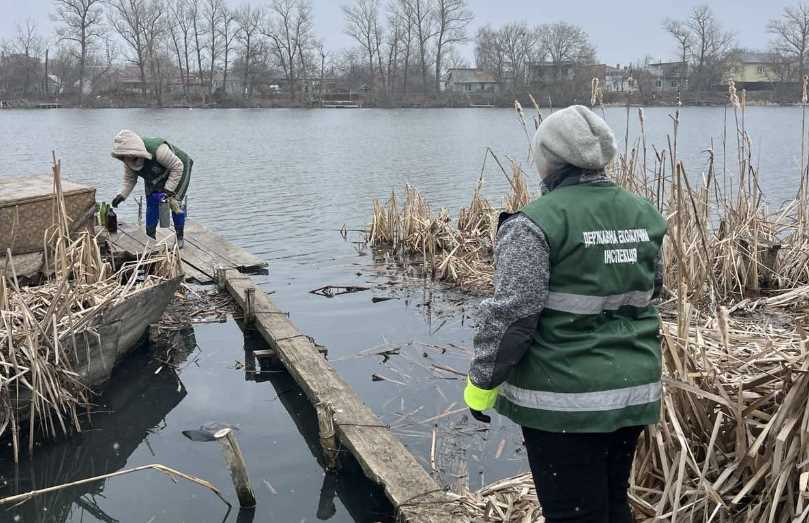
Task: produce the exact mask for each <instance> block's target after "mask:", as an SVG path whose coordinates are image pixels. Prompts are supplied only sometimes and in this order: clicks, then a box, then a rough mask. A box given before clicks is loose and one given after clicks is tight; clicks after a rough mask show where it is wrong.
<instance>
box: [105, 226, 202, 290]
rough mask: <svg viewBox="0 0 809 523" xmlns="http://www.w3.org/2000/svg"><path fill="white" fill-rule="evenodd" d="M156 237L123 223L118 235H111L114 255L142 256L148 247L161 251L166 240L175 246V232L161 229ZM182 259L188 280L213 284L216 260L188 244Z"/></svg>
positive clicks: (181, 253) (119, 227) (181, 254)
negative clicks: (162, 243)
mask: <svg viewBox="0 0 809 523" xmlns="http://www.w3.org/2000/svg"><path fill="white" fill-rule="evenodd" d="M156 236H157V239H156V240H153V239H151V238H149V237H148V236H146V233H145V232H144V231H143V229H141V228H140V227H138V226H136V225H130V224H127V223H121V224H119V225H118V233H117V234H110V235H109V241H110V243H111V244H112V246H113V254H114V255H118V256H120V255H123V254H128V255H130V256H131V255H134V256H140V254H141V253H143V251H144V249H146V246H147V245H149V246H151V247H152V250H160V249H162V248H163V247H162V246H159V243H160V242H162V241H163V240H166V241H167V243H168V244H169V246H172V245H174V233H173V232H171V231H168V230H165V229H159V230H158V231H157V233H156ZM180 257H181V259H182V261H183V271H184V272H185V276H186V279H187V280H189V281H196V282H198V283H202V284H207V283H212V282H213V278H212V277H211V276H212V273H213V272H214V270H215V268H212V267H211V266H212V265H213V264H214V263H215V260H214V259H213V258H212V257H211V256H209V255H207V254H206V253H205V252H204V251H201V250H199V249H197V248H196V247H193V246H189V245H188V244H186V248H183V249H182V251H180Z"/></svg>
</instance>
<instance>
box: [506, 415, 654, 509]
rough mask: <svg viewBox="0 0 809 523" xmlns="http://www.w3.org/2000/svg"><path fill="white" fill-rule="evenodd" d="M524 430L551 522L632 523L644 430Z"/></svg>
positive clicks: (533, 470) (539, 488)
mask: <svg viewBox="0 0 809 523" xmlns="http://www.w3.org/2000/svg"><path fill="white" fill-rule="evenodd" d="M522 430H523V436H524V437H525V448H526V450H527V451H528V462H529V464H530V465H531V472H532V473H533V474H534V485H536V489H537V496H538V497H539V504H540V505H541V506H542V514H543V515H544V516H545V521H547V523H557V522H575V523H632V521H633V519H632V512H631V510H630V508H629V501H628V497H627V490H628V489H629V474H630V471H631V469H632V461H633V459H634V457H635V447H636V446H637V443H638V438H639V436H640V434H641V432H642V431H643V427H627V428H624V429H620V430H617V431H615V432H610V433H598V434H576V433H559V432H544V431H541V430H534V429H529V428H527V427H523V429H522Z"/></svg>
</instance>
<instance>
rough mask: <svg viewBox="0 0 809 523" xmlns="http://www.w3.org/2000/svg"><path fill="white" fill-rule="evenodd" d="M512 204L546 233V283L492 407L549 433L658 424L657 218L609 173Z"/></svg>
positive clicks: (660, 226)
mask: <svg viewBox="0 0 809 523" xmlns="http://www.w3.org/2000/svg"><path fill="white" fill-rule="evenodd" d="M521 212H522V213H523V214H524V215H525V216H527V217H528V218H529V219H531V220H532V221H533V222H534V223H536V224H537V225H538V226H539V227H540V228H541V229H542V230H543V232H544V233H545V237H546V239H547V242H548V246H549V247H550V288H549V294H548V298H547V303H546V304H545V307H544V309H543V311H542V313H541V314H540V318H539V321H538V323H537V328H536V332H535V333H534V335H533V337H532V342H531V347H530V349H529V350H528V352H527V353H526V355H525V357H523V359H522V360H521V361H520V363H519V364H518V365H517V366H516V367H515V369H514V370H513V372H512V373H511V375H510V376H509V378H508V380H507V381H506V382H505V383H503V384H502V385H501V386H500V389H499V392H498V398H497V403H496V409H497V410H498V412H500V413H501V414H503V415H505V416H507V417H509V418H511V419H512V420H513V421H515V422H516V423H518V424H520V425H523V426H527V427H531V428H535V429H539V430H545V431H550V432H613V431H615V430H618V429H620V428H622V427H629V426H638V425H650V424H654V423H657V421H658V419H659V417H660V396H661V382H660V377H661V355H660V335H659V329H660V320H659V317H658V314H657V309H656V308H655V306H654V305H653V304H652V295H653V291H654V280H655V273H656V260H657V256H658V253H659V251H660V246H661V245H662V243H663V237H664V236H665V234H666V222H665V220H664V219H663V217H662V216H661V215H660V213H658V212H657V210H656V209H655V208H654V207H653V206H652V205H651V204H650V203H649V202H648V201H646V200H644V199H643V198H641V197H639V196H636V195H634V194H631V193H629V192H627V191H625V190H623V189H621V188H619V187H617V186H616V185H614V184H612V183H609V182H601V183H589V184H586V183H585V184H578V185H573V184H569V185H565V184H564V183H563V184H562V186H560V187H558V188H557V189H555V190H554V191H552V192H550V193H548V194H546V195H544V196H542V197H541V198H539V199H537V200H536V201H534V202H533V203H531V204H529V205H528V206H526V207H525V208H523V209H522V211H521Z"/></svg>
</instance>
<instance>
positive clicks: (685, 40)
mask: <svg viewBox="0 0 809 523" xmlns="http://www.w3.org/2000/svg"><path fill="white" fill-rule="evenodd" d="M663 29H665V30H666V31H667V32H668V33H669V34H670V35H671V36H672V37H673V38H674V40H676V41H677V49H678V51H679V54H680V62H681V63H682V64H684V65H685V64H688V56H689V55H690V54H691V47H692V45H693V35H692V34H691V31H690V30H689V29H688V27H687V26H686V25H685V24H683V23H682V22H680V21H678V20H672V19H666V20H665V21H664V22H663Z"/></svg>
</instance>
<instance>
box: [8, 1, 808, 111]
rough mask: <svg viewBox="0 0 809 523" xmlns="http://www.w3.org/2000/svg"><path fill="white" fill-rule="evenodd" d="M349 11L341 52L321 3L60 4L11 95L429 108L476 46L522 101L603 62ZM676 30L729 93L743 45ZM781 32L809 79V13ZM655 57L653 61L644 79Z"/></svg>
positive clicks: (512, 36) (380, 4)
mask: <svg viewBox="0 0 809 523" xmlns="http://www.w3.org/2000/svg"><path fill="white" fill-rule="evenodd" d="M341 8H342V15H343V20H342V24H343V30H344V32H345V34H346V35H348V36H350V38H351V40H352V42H354V44H355V45H354V46H353V47H351V48H349V49H346V50H341V51H332V50H328V49H326V48H325V46H324V44H323V41H322V40H321V39H320V38H319V36H318V35H317V34H316V33H315V30H314V24H313V7H312V2H311V0H264V1H261V2H254V3H248V4H243V5H240V6H239V7H232V6H230V5H229V4H228V3H227V1H226V0H51V19H52V22H53V26H54V33H53V34H51V35H42V34H41V33H40V32H39V30H38V26H37V24H36V22H35V21H33V20H25V21H23V22H21V23H20V24H18V25H17V30H16V34H15V35H13V36H12V37H11V38H6V39H2V40H0V58H1V59H0V97H2V96H6V97H15V96H16V97H22V98H25V97H36V96H43V95H44V96H48V95H55V94H60V95H62V96H64V97H75V98H76V99H77V100H78V101H79V102H80V103H84V102H86V101H87V100H88V98H90V99H91V97H92V96H95V95H96V94H97V93H99V92H100V91H102V90H103V89H102V86H106V84H107V83H108V82H109V77H110V75H111V73H112V72H113V71H115V70H116V69H120V66H121V65H122V64H129V65H130V66H131V67H132V68H134V69H135V70H136V71H137V81H136V82H134V85H136V86H137V87H136V90H137V94H138V95H140V96H141V97H142V98H143V99H145V100H149V101H151V102H152V103H156V104H163V103H164V102H165V101H166V100H167V99H177V98H178V97H180V98H183V99H185V100H187V101H199V100H202V101H211V100H215V99H217V98H222V97H230V98H235V99H242V100H248V101H249V100H251V99H253V98H254V97H255V96H267V95H274V94H278V93H279V92H283V94H284V96H286V97H287V98H289V99H290V100H292V101H295V102H299V103H305V102H306V101H307V100H310V99H316V98H318V97H321V96H322V95H323V90H324V89H326V90H328V89H331V88H333V87H334V85H330V86H325V84H328V81H327V79H328V80H329V81H331V82H332V83H334V82H339V83H341V84H342V85H344V86H352V87H354V88H361V89H362V90H363V92H364V93H365V94H366V95H367V96H368V97H370V98H373V99H376V100H404V99H408V98H414V97H420V98H421V100H425V99H429V98H430V97H435V96H437V95H439V94H440V92H441V87H442V81H443V79H444V77H445V74H446V71H447V70H448V69H450V68H455V67H467V66H469V64H467V63H466V60H465V59H464V58H463V56H462V54H461V53H460V52H459V49H460V46H461V45H463V44H467V43H469V42H471V43H472V45H473V47H474V66H476V67H477V68H479V69H482V70H483V71H486V72H488V73H491V75H492V76H493V77H494V78H495V79H496V81H497V82H499V83H500V84H501V86H509V87H510V92H512V93H517V92H520V91H521V90H525V88H526V87H528V86H530V85H531V84H536V83H537V82H538V81H539V80H540V78H538V77H537V71H538V70H542V71H550V76H548V75H547V74H545V73H543V74H545V76H543V77H542V78H541V80H542V81H544V82H553V81H556V82H557V83H560V82H563V80H569V79H570V78H569V77H567V76H566V75H567V73H566V71H569V70H570V69H569V68H568V66H574V67H576V66H588V65H593V64H595V63H596V60H597V59H596V48H595V46H594V45H593V43H592V42H591V40H590V37H589V35H588V34H587V33H586V32H585V31H584V29H582V28H581V27H579V26H577V25H574V24H571V23H567V22H558V23H549V24H540V25H534V26H531V25H529V24H528V23H527V22H523V21H520V22H511V23H507V24H504V25H502V26H500V27H492V26H491V25H486V26H483V27H481V28H480V29H478V30H477V32H476V33H475V34H470V26H471V24H472V22H473V20H474V15H473V13H472V12H471V10H470V9H469V7H468V4H467V1H466V0H346V3H345V4H344V5H342V6H341ZM662 27H663V30H664V31H665V33H666V34H668V35H669V36H670V37H671V39H672V43H673V45H672V51H673V53H674V54H675V55H676V60H679V61H681V62H682V63H683V64H684V66H685V67H684V70H685V71H687V76H688V82H687V88H688V89H693V90H706V89H710V88H711V86H715V85H717V84H718V83H719V82H720V81H721V79H722V78H723V75H725V74H726V73H727V71H728V70H729V68H731V67H732V64H733V60H734V58H735V57H737V56H738V53H739V49H738V45H737V38H736V35H735V34H734V33H733V32H731V31H729V30H727V29H726V28H725V27H723V24H722V23H721V21H720V20H719V19H718V18H717V16H716V15H715V13H714V12H713V11H712V10H711V8H710V7H709V6H708V5H704V6H698V7H695V8H694V9H693V10H692V11H691V12H690V13H689V15H688V16H687V17H686V18H685V19H682V20H674V19H666V20H665V21H663V24H662ZM767 31H768V33H769V34H770V36H771V42H770V46H769V56H770V57H771V59H772V62H773V69H774V70H776V71H778V74H779V76H780V78H779V79H780V80H782V81H792V82H798V81H799V80H800V79H802V78H803V77H804V75H805V74H806V61H807V52H809V4H806V3H800V4H797V5H795V6H791V7H786V8H785V9H784V10H783V11H782V12H781V13H780V15H779V16H777V17H775V18H773V19H772V20H770V21H769V22H768V23H767ZM644 61H645V62H646V63H647V64H648V62H650V61H651V59H650V58H646V59H645V60H643V59H641V60H640V61H637V62H636V63H635V66H634V69H636V70H638V71H640V70H642V69H643V68H644ZM585 70H587V69H585ZM588 74H589V73H588ZM581 80H582V82H583V81H584V80H585V79H581ZM586 80H587V82H589V78H588V79H586ZM684 87H685V86H684ZM129 94H130V95H131V94H133V93H131V92H130V93H129Z"/></svg>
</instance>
